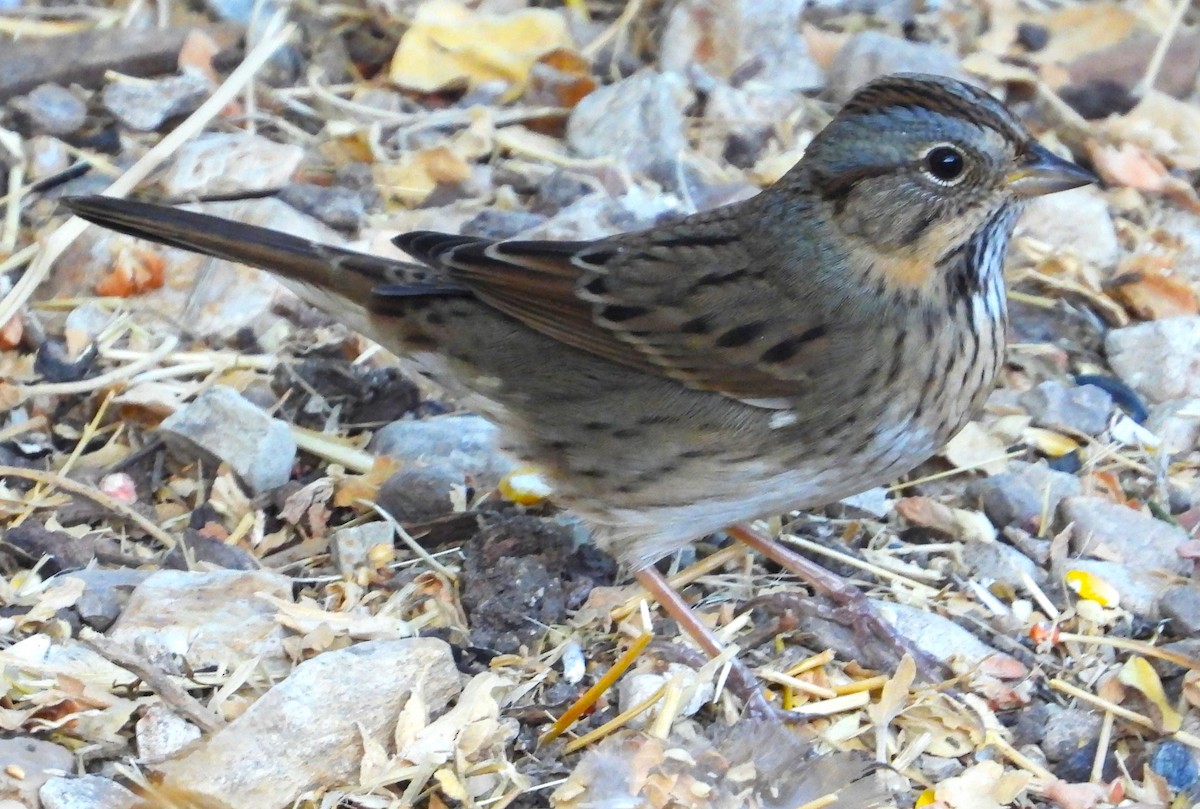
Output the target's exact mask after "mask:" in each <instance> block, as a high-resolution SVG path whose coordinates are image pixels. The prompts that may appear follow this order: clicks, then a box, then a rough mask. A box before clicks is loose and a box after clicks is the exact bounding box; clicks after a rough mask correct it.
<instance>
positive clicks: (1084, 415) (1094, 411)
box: [1021, 379, 1113, 435]
mask: <svg viewBox="0 0 1200 809" xmlns="http://www.w3.org/2000/svg"><path fill="white" fill-rule="evenodd" d="M1021 404H1023V405H1024V406H1025V408H1026V409H1027V410H1028V411H1029V415H1030V416H1032V417H1033V423H1034V424H1036V425H1037V426H1039V427H1046V428H1048V429H1051V430H1059V431H1060V432H1070V431H1072V430H1078V431H1079V432H1081V433H1087V434H1088V435H1099V434H1100V433H1102V432H1104V429H1105V428H1106V427H1107V426H1108V417H1109V415H1110V414H1111V413H1112V407H1113V400H1112V396H1111V395H1109V393H1108V391H1105V390H1101V389H1100V388H1098V387H1096V386H1095V385H1066V384H1064V383H1062V382H1059V381H1058V380H1056V379H1048V380H1046V381H1045V382H1043V383H1041V384H1040V385H1038V386H1037V387H1036V388H1034V389H1033V390H1031V391H1028V392H1027V393H1026V394H1025V395H1023V396H1022V397H1021Z"/></svg>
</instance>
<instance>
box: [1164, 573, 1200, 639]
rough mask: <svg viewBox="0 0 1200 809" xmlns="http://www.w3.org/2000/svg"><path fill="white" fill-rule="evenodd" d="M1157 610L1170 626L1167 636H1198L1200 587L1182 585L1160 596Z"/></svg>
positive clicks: (1199, 626)
mask: <svg viewBox="0 0 1200 809" xmlns="http://www.w3.org/2000/svg"><path fill="white" fill-rule="evenodd" d="M1159 609H1161V610H1162V615H1163V617H1164V618H1166V619H1167V620H1168V621H1170V622H1171V623H1170V625H1169V626H1168V627H1167V631H1168V633H1169V634H1171V635H1174V636H1175V637H1193V636H1197V635H1200V585H1196V584H1184V585H1180V586H1178V587H1172V588H1170V589H1169V590H1167V591H1166V592H1165V593H1163V594H1162V599H1161V601H1160V602H1159Z"/></svg>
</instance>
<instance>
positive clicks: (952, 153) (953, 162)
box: [924, 144, 967, 185]
mask: <svg viewBox="0 0 1200 809" xmlns="http://www.w3.org/2000/svg"><path fill="white" fill-rule="evenodd" d="M924 164H925V165H924V169H925V172H926V173H927V174H928V175H929V176H930V177H932V178H933V179H934V180H936V181H937V182H939V183H942V184H943V185H950V184H952V183H954V182H956V181H957V180H958V179H959V178H961V177H962V175H963V172H964V171H965V170H966V168H967V159H966V157H965V156H964V155H963V153H962V152H961V151H959V150H958V149H956V148H955V147H953V146H947V145H945V144H943V145H941V146H934V147H933V148H932V149H930V150H929V151H928V152H926V153H925V160H924Z"/></svg>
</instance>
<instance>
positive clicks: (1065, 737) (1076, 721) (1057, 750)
mask: <svg viewBox="0 0 1200 809" xmlns="http://www.w3.org/2000/svg"><path fill="white" fill-rule="evenodd" d="M1047 707H1048V709H1049V711H1050V716H1049V718H1048V719H1047V721H1046V733H1045V735H1044V736H1042V751H1043V752H1044V753H1045V754H1046V758H1047V759H1049V760H1050V761H1055V762H1057V761H1062V760H1063V759H1065V758H1067V757H1068V756H1070V755H1071V754H1072V753H1074V752H1075V751H1076V750H1078V749H1079V748H1081V747H1083V746H1084V745H1085V744H1087V743H1088V742H1090V741H1093V740H1094V739H1095V738H1096V736H1097V734H1099V732H1100V724H1101V722H1102V721H1103V717H1102V716H1101V715H1100V714H1099V713H1097V712H1096V711H1088V710H1084V709H1083V708H1061V707H1059V706H1057V705H1054V704H1051V705H1048V706H1047Z"/></svg>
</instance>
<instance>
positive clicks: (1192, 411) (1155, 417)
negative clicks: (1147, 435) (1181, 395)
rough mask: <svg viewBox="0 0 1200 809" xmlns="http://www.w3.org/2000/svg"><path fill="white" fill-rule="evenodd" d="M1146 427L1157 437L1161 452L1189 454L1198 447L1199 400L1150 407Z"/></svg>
mask: <svg viewBox="0 0 1200 809" xmlns="http://www.w3.org/2000/svg"><path fill="white" fill-rule="evenodd" d="M1146 427H1147V429H1149V430H1150V432H1152V433H1154V434H1155V435H1156V436H1158V439H1159V440H1160V441H1161V442H1162V443H1161V444H1160V445H1159V449H1161V450H1162V451H1163V452H1166V453H1168V454H1170V455H1184V454H1187V453H1189V452H1191V451H1192V450H1194V449H1196V448H1197V447H1200V399H1172V400H1170V401H1166V402H1161V403H1159V404H1156V405H1152V406H1151V407H1150V415H1149V417H1148V418H1147V419H1146Z"/></svg>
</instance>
